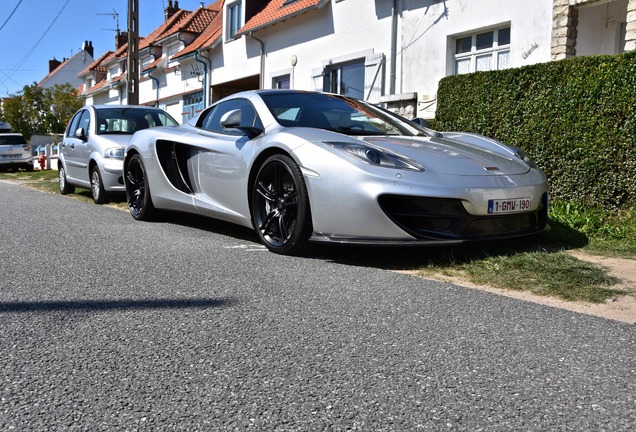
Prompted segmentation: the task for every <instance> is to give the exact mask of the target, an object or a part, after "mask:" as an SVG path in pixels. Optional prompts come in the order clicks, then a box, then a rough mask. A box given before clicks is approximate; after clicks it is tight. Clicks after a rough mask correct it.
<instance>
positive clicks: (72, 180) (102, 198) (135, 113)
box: [58, 105, 178, 204]
mask: <svg viewBox="0 0 636 432" xmlns="http://www.w3.org/2000/svg"><path fill="white" fill-rule="evenodd" d="M177 125H178V123H177V122H176V121H175V120H174V119H173V118H172V117H171V116H170V114H168V113H167V112H165V111H164V110H162V109H159V108H153V107H146V106H133V105H90V106H85V107H83V108H81V109H80V110H79V111H77V113H75V115H74V116H73V118H72V119H71V121H70V122H69V123H68V126H67V127H66V132H65V133H64V139H63V141H62V145H61V150H60V154H59V158H58V169H59V180H60V192H61V193H62V194H69V193H73V192H74V191H75V187H81V188H86V189H90V191H91V195H92V197H93V200H94V201H95V203H97V204H103V203H105V202H107V201H108V199H109V195H110V194H112V193H116V192H124V191H125V187H124V180H123V177H122V176H123V161H124V150H125V148H126V144H128V141H129V140H130V137H131V136H132V135H133V134H134V133H135V132H137V131H138V130H141V129H146V128H149V127H156V126H177Z"/></svg>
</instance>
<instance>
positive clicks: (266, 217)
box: [252, 155, 312, 255]
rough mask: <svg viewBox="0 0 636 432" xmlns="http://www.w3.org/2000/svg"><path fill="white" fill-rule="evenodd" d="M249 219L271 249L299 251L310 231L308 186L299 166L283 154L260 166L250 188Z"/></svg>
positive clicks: (281, 252) (288, 251)
mask: <svg viewBox="0 0 636 432" xmlns="http://www.w3.org/2000/svg"><path fill="white" fill-rule="evenodd" d="M252 222H253V224H254V228H255V229H256V232H257V233H258V236H259V237H260V239H261V241H262V242H263V244H265V246H266V247H267V248H268V249H269V250H270V251H272V252H275V253H279V254H284V255H289V254H294V253H298V252H299V251H300V250H301V249H302V248H303V247H304V246H305V245H306V243H307V240H308V239H309V236H310V235H311V232H312V225H311V214H310V209H309V198H308V195H307V187H306V186H305V180H304V179H303V176H302V173H301V171H300V168H299V167H298V165H296V163H295V162H294V161H293V160H292V159H291V158H290V157H289V156H285V155H273V156H271V157H269V158H268V159H267V160H266V161H265V163H263V165H262V166H261V168H260V170H259V171H258V174H257V175H256V181H255V183H254V187H253V190H252Z"/></svg>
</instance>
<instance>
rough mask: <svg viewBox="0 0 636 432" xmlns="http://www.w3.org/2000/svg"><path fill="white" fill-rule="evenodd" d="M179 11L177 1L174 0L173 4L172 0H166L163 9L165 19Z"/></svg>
mask: <svg viewBox="0 0 636 432" xmlns="http://www.w3.org/2000/svg"><path fill="white" fill-rule="evenodd" d="M177 12H179V1H178V0H174V6H173V3H172V0H168V7H167V8H166V10H165V14H164V15H165V17H166V21H168V20H169V19H170V18H172V16H173V15H174V14H176V13H177Z"/></svg>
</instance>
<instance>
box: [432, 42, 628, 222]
mask: <svg viewBox="0 0 636 432" xmlns="http://www.w3.org/2000/svg"><path fill="white" fill-rule="evenodd" d="M434 125H435V127H436V128H438V129H439V130H460V131H468V132H475V133H480V134H483V135H487V136H490V137H493V138H496V139H498V140H500V141H503V142H505V143H507V144H510V145H514V146H517V147H520V148H522V149H523V150H524V151H525V152H526V153H528V154H529V155H530V156H532V157H533V158H534V160H535V161H536V162H537V165H539V167H540V168H541V169H543V170H544V171H545V173H546V174H547V176H548V179H549V182H550V193H551V196H552V197H554V198H557V199H562V200H564V201H568V202H576V203H579V204H581V205H584V206H585V207H591V208H596V207H598V208H603V209H608V210H609V209H612V210H616V209H622V208H628V207H632V206H634V205H635V204H636V53H634V52H631V53H626V54H622V55H614V56H593V57H576V58H572V59H568V60H562V61H558V62H550V63H545V64H539V65H532V66H526V67H523V68H517V69H508V70H503V71H492V72H477V73H473V74H467V75H458V76H450V77H446V78H444V79H442V80H441V82H440V85H439V90H438V106H437V113H436V118H435V122H434Z"/></svg>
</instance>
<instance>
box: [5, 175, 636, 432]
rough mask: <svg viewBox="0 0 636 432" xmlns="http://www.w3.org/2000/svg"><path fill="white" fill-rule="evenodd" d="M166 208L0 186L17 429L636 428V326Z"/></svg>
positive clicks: (8, 379)
mask: <svg viewBox="0 0 636 432" xmlns="http://www.w3.org/2000/svg"><path fill="white" fill-rule="evenodd" d="M168 220H169V222H159V223H142V222H135V221H134V220H133V219H132V218H131V217H130V215H128V214H127V213H126V212H123V211H121V210H117V209H113V208H109V207H103V206H97V205H93V204H87V203H81V202H78V201H75V200H73V199H71V198H67V197H63V196H60V195H54V194H46V193H42V192H37V191H33V190H29V189H26V188H24V187H21V186H17V185H12V184H8V183H6V182H0V241H1V249H0V270H1V273H0V430H11V429H14V430H38V431H39V430H90V431H100V430H189V431H190V430H258V431H274V430H279V431H292V430H302V431H322V430H332V431H341V430H362V431H381V430H392V431H406V430H453V431H455V430H465V431H479V430H485V431H497V430H500V431H520V430H524V431H525V430H536V431H549V430H559V431H565V430H572V431H584V430H585V431H592V430H594V431H599V430H606V431H627V430H634V425H636V326H634V325H629V324H623V323H619V322H614V321H609V320H604V319H601V318H595V317H591V316H587V315H579V314H576V313H572V312H568V311H564V310H559V309H553V308H549V307H545V306H541V305H537V304H531V303H525V302H522V301H519V300H515V299H511V298H506V297H501V296H497V295H494V294H489V293H484V292H480V291H477V290H471V289H466V288H462V287H458V286H453V285H451V284H446V283H440V282H432V281H428V280H424V279H420V278H417V277H414V276H409V275H405V274H398V273H395V272H390V271H387V270H383V269H381V268H379V267H380V266H379V263H381V262H388V263H391V262H392V261H396V260H400V259H404V258H405V257H409V256H412V255H417V251H415V250H409V251H395V250H385V249H364V250H360V249H354V248H333V249H332V248H315V249H314V250H312V251H311V252H310V253H309V254H308V256H306V257H283V256H277V255H275V254H272V253H269V252H267V251H265V250H264V249H263V248H262V247H261V246H259V245H258V243H257V242H256V241H255V237H254V236H253V234H252V233H251V232H250V231H248V230H244V229H242V228H237V227H233V226H231V225H228V224H223V223H219V222H216V221H214V220H209V219H198V218H180V217H170V218H168Z"/></svg>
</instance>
